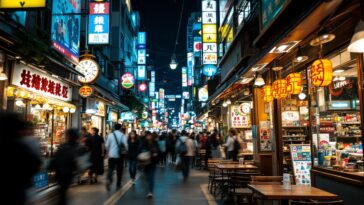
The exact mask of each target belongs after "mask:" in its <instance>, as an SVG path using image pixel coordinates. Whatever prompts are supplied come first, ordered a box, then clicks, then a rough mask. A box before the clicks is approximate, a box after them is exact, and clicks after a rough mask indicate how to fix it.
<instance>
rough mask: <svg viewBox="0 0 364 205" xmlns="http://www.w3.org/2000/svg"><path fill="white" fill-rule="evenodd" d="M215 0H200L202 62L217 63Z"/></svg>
mask: <svg viewBox="0 0 364 205" xmlns="http://www.w3.org/2000/svg"><path fill="white" fill-rule="evenodd" d="M216 7H217V3H216V0H202V43H203V47H202V64H204V65H206V64H213V65H216V64H217V28H216V12H217V9H216Z"/></svg>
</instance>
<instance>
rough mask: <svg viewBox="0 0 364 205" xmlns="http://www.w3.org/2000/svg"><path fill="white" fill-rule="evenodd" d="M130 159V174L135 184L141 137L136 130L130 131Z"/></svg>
mask: <svg viewBox="0 0 364 205" xmlns="http://www.w3.org/2000/svg"><path fill="white" fill-rule="evenodd" d="M128 147H129V150H128V159H129V174H130V178H131V179H132V180H133V185H134V184H135V176H136V171H137V161H136V160H137V156H138V149H139V139H138V135H137V133H136V131H135V130H133V131H131V132H130V133H129V137H128Z"/></svg>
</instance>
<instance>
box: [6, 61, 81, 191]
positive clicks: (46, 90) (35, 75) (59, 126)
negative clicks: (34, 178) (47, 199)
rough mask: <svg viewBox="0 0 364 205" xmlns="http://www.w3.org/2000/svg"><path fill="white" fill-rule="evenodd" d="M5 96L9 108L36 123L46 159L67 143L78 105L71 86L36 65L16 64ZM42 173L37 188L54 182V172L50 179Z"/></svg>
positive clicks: (35, 129)
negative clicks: (66, 138)
mask: <svg viewBox="0 0 364 205" xmlns="http://www.w3.org/2000/svg"><path fill="white" fill-rule="evenodd" d="M6 95H7V111H10V112H16V113H19V114H21V115H23V116H24V118H25V119H26V120H27V121H29V122H30V123H31V124H32V125H33V126H34V137H36V138H37V140H39V143H40V148H41V154H42V158H43V159H44V160H45V161H47V160H48V159H50V157H51V156H52V155H53V154H54V153H55V152H56V151H57V148H58V147H59V145H60V144H61V143H62V142H64V140H65V138H64V133H65V131H66V129H68V128H69V127H70V124H71V121H70V120H71V114H72V113H75V111H76V106H75V105H73V104H71V103H70V101H71V100H72V86H71V85H70V84H69V83H67V82H66V81H63V80H61V79H59V78H55V77H53V76H52V75H50V74H48V73H46V72H44V71H42V70H40V69H38V68H36V67H32V66H28V65H25V64H23V63H14V65H13V69H12V72H11V79H10V85H9V86H8V87H7V90H6ZM49 174H50V173H49ZM40 175H42V176H40ZM40 175H39V176H38V177H41V178H42V181H43V182H42V183H41V184H39V186H37V188H43V187H46V186H47V185H49V184H51V183H53V182H54V181H53V177H51V175H50V177H49V180H48V175H47V172H42V173H40ZM45 178H46V180H45Z"/></svg>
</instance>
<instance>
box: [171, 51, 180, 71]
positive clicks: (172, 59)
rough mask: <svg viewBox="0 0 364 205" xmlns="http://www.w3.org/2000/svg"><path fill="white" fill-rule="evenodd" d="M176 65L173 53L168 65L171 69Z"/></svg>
mask: <svg viewBox="0 0 364 205" xmlns="http://www.w3.org/2000/svg"><path fill="white" fill-rule="evenodd" d="M177 66H178V63H177V59H176V56H175V55H174V54H173V55H172V58H171V62H170V63H169V67H170V68H171V69H172V70H175V69H176V68H177Z"/></svg>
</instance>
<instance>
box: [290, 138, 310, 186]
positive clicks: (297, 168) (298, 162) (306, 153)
mask: <svg viewBox="0 0 364 205" xmlns="http://www.w3.org/2000/svg"><path fill="white" fill-rule="evenodd" d="M290 149H291V157H292V163H293V171H294V177H295V181H296V184H301V185H311V174H310V170H311V166H312V165H311V164H312V162H311V148H310V145H309V144H299V145H291V146H290Z"/></svg>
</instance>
